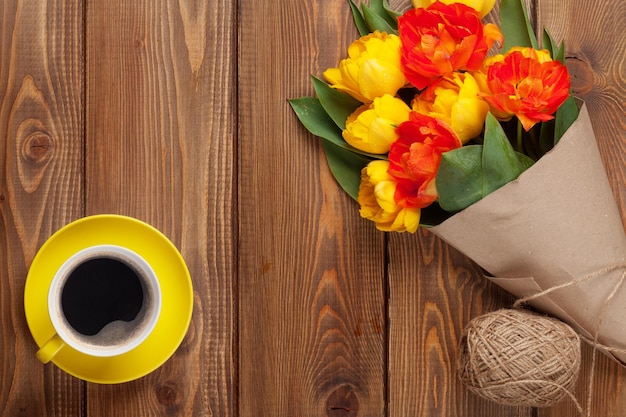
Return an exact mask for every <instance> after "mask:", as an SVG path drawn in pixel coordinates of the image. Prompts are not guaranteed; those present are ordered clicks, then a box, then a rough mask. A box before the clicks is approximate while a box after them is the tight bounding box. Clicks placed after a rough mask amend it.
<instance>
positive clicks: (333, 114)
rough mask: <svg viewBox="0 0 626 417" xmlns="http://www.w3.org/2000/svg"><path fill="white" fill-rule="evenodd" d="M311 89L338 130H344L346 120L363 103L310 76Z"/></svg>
mask: <svg viewBox="0 0 626 417" xmlns="http://www.w3.org/2000/svg"><path fill="white" fill-rule="evenodd" d="M311 78H313V87H314V88H315V92H316V93H317V96H318V97H319V100H320V103H321V104H322V107H323V108H324V110H325V111H326V113H327V114H328V115H329V116H330V118H331V119H333V121H334V122H335V124H336V125H337V127H339V129H341V130H343V129H345V128H346V119H347V118H348V116H350V115H351V114H352V113H353V112H354V111H355V110H356V109H357V108H358V107H359V106H361V105H362V104H363V103H361V102H360V101H358V100H357V99H355V98H353V97H351V96H350V95H348V94H345V93H342V92H341V91H339V90H337V89H335V88H332V87H331V86H329V85H328V84H326V83H325V82H324V81H322V80H320V79H319V78H317V77H315V76H312V77H311Z"/></svg>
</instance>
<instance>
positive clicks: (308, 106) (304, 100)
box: [289, 97, 385, 159]
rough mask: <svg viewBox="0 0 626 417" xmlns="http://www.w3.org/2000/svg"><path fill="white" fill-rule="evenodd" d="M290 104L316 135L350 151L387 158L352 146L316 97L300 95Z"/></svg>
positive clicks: (307, 127)
mask: <svg viewBox="0 0 626 417" xmlns="http://www.w3.org/2000/svg"><path fill="white" fill-rule="evenodd" d="M289 104H291V107H292V108H293V111H294V112H295V113H296V116H298V119H299V120H300V122H301V123H302V125H304V127H305V128H306V129H307V130H308V131H309V132H311V133H313V134H314V135H315V136H317V137H319V138H321V139H324V141H329V142H332V143H333V144H335V145H336V146H339V147H340V148H343V149H345V150H346V151H348V152H352V153H354V154H359V155H362V156H364V157H366V158H370V159H385V155H377V154H371V153H368V152H363V151H361V150H359V149H356V148H354V147H352V146H350V145H349V144H348V143H347V142H346V141H345V140H344V139H343V136H341V129H339V127H337V125H336V124H335V122H334V121H333V119H331V118H330V116H329V115H328V113H326V111H325V110H324V107H322V104H321V103H320V100H319V99H318V98H315V97H300V98H294V99H291V100H289Z"/></svg>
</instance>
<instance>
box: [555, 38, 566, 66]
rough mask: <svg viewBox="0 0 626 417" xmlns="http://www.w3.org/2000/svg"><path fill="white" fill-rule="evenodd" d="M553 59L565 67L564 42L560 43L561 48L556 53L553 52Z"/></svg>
mask: <svg viewBox="0 0 626 417" xmlns="http://www.w3.org/2000/svg"><path fill="white" fill-rule="evenodd" d="M553 59H554V60H555V61H559V62H560V63H561V64H563V65H565V41H563V42H561V46H560V47H559V48H558V49H557V50H556V51H554V58H553Z"/></svg>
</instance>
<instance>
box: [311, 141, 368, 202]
mask: <svg viewBox="0 0 626 417" xmlns="http://www.w3.org/2000/svg"><path fill="white" fill-rule="evenodd" d="M322 144H323V145H324V152H325V153H326V159H327V160H328V166H329V168H330V171H331V173H332V174H333V177H335V179H336V180H337V182H338V183H339V185H340V186H341V188H343V190H344V191H345V192H346V193H348V195H349V196H350V197H352V198H353V199H354V200H356V199H357V196H358V194H359V185H360V184H361V170H362V169H363V168H364V167H365V166H366V165H367V164H368V163H369V162H370V161H371V159H369V158H365V157H363V156H361V155H357V154H355V153H354V152H350V151H348V150H346V149H344V148H342V147H340V146H337V145H335V144H334V143H332V142H328V141H322Z"/></svg>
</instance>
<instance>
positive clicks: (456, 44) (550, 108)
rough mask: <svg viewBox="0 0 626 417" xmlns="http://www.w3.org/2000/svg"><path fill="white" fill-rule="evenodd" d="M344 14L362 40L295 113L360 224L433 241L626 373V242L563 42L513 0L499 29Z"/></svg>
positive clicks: (467, 7)
mask: <svg viewBox="0 0 626 417" xmlns="http://www.w3.org/2000/svg"><path fill="white" fill-rule="evenodd" d="M348 1H349V4H350V7H351V10H352V12H353V16H354V21H355V23H356V27H357V29H358V31H359V33H360V35H361V37H360V38H359V39H357V40H355V41H354V42H353V43H352V44H351V45H350V46H349V47H348V51H347V57H346V58H345V59H343V60H341V61H340V62H339V63H338V66H337V67H334V68H329V69H327V70H326V71H325V72H324V73H323V77H324V79H325V81H324V80H322V79H320V78H318V77H315V76H314V77H312V80H313V86H314V89H315V92H316V95H317V97H301V98H296V99H292V100H290V104H291V106H292V108H293V110H294V111H295V113H296V115H297V117H298V118H299V120H300V122H301V123H302V124H303V125H304V126H305V127H306V128H307V129H308V130H309V131H310V132H311V133H313V134H314V135H315V136H318V137H320V138H321V139H323V140H322V144H323V146H324V150H325V154H326V157H327V160H328V165H329V167H330V169H331V171H332V173H333V175H334V177H335V178H336V179H337V181H338V183H339V184H340V186H341V187H342V188H343V189H344V190H345V191H346V192H347V193H348V194H349V195H350V196H351V197H353V198H354V199H355V200H356V201H358V204H359V207H360V210H359V212H360V215H361V216H362V217H364V218H366V219H369V220H371V221H373V222H374V223H375V225H376V227H377V228H378V229H380V230H383V231H395V232H405V231H408V232H415V231H416V230H417V229H418V227H419V226H420V225H422V226H425V227H428V228H429V230H431V231H432V232H433V233H435V234H437V235H438V236H440V237H441V238H442V239H443V240H445V241H446V242H448V243H449V244H451V245H452V246H454V247H456V248H457V249H458V250H459V251H461V252H462V253H464V254H466V255H467V256H468V257H470V258H471V259H472V260H474V261H475V262H476V263H477V264H478V265H480V266H481V267H482V268H483V269H484V271H485V272H486V274H485V275H486V277H487V278H489V279H492V280H493V281H494V282H496V283H497V284H498V285H500V286H502V287H503V288H505V289H506V290H508V291H509V292H511V293H513V294H515V295H516V296H518V297H521V298H523V297H529V296H532V297H533V301H532V304H533V305H534V306H536V307H537V308H539V309H541V310H543V311H545V312H547V313H549V314H552V315H554V316H557V317H559V318H561V319H562V320H564V321H566V322H567V323H569V324H570V325H572V326H573V327H574V328H575V329H576V330H577V331H578V332H579V333H580V334H581V335H582V336H583V337H584V338H587V339H589V340H593V341H594V343H595V345H596V346H601V347H602V350H603V351H605V352H606V353H607V354H609V355H610V356H612V357H613V358H615V359H617V360H618V361H620V362H622V363H624V362H626V334H624V332H622V331H621V329H622V327H623V325H622V316H623V314H622V312H621V310H620V308H621V306H623V305H626V286H622V283H623V282H624V281H626V235H625V233H624V227H623V224H622V220H621V216H620V214H619V212H618V210H617V206H616V204H615V201H614V199H613V194H612V190H611V188H610V185H609V183H608V179H607V176H606V173H605V171H604V167H603V164H602V160H601V157H600V154H599V152H598V149H597V145H596V141H595V137H594V134H593V130H592V127H591V123H590V120H589V116H588V114H587V111H586V108H585V106H584V104H582V103H581V102H579V101H577V100H576V99H574V98H573V96H572V95H571V93H570V78H569V74H568V71H567V68H566V67H565V65H564V57H565V47H564V45H563V43H561V44H557V43H556V42H555V41H554V39H553V38H552V37H551V36H550V34H549V33H548V32H547V31H545V30H544V31H543V32H542V33H541V36H540V37H538V36H537V35H536V34H535V33H534V32H533V30H532V27H531V25H530V23H529V19H528V15H527V12H526V9H525V7H524V4H523V1H522V0H501V3H500V7H499V12H500V13H499V14H500V21H501V24H500V27H498V26H497V25H495V24H492V23H485V22H483V18H484V17H485V16H486V15H487V14H488V13H489V11H490V10H491V8H492V7H493V6H494V3H495V0H457V1H456V2H455V1H454V0H443V1H431V0H413V4H412V7H410V9H409V10H408V11H406V12H404V13H399V12H396V11H394V10H392V9H391V8H390V7H389V5H388V3H387V1H386V0H370V3H369V5H365V4H362V5H361V7H360V8H359V7H358V6H357V5H356V4H355V3H354V2H353V1H352V0H348ZM538 38H539V39H540V40H541V43H542V47H541V48H540V47H539V46H538V43H539V41H538ZM536 294H541V296H540V297H538V296H536ZM533 295H534V296H533Z"/></svg>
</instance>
